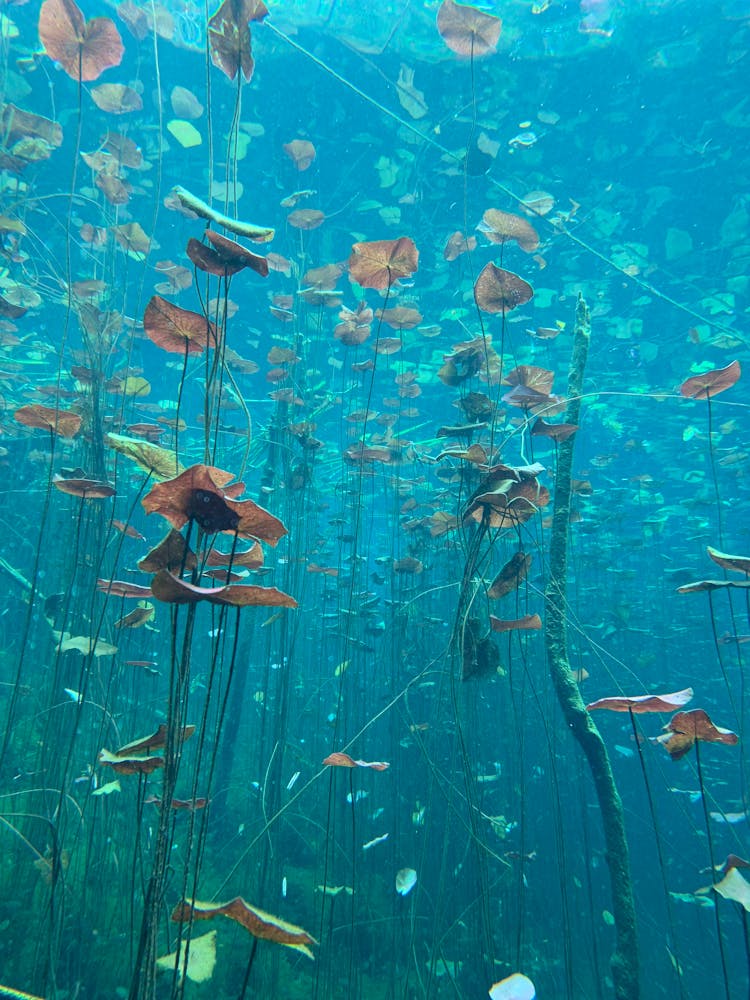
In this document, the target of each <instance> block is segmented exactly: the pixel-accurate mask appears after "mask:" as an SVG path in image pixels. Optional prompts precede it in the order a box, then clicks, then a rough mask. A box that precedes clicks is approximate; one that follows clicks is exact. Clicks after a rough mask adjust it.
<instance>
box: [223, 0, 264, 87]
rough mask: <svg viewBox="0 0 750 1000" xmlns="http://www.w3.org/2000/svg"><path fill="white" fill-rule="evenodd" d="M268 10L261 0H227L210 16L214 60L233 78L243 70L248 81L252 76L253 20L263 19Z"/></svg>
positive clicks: (253, 64)
mask: <svg viewBox="0 0 750 1000" xmlns="http://www.w3.org/2000/svg"><path fill="white" fill-rule="evenodd" d="M267 14H268V9H267V8H266V6H265V4H264V3H262V2H261V0H224V2H223V3H222V4H221V6H220V7H219V9H218V10H217V11H216V13H215V14H213V15H212V16H211V17H210V18H209V19H208V45H209V49H210V52H211V62H212V63H213V64H214V66H217V67H218V68H219V69H220V70H221V71H222V73H224V74H226V76H228V77H229V79H230V80H234V79H235V77H236V76H237V74H238V73H239V72H240V70H241V71H242V75H243V76H244V78H245V80H250V78H251V77H252V75H253V69H254V66H255V63H254V61H253V56H252V49H251V41H250V21H262V20H263V18H264V17H265V16H266V15H267Z"/></svg>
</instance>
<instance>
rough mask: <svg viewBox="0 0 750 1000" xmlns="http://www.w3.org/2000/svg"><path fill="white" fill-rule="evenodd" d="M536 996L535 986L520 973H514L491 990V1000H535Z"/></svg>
mask: <svg viewBox="0 0 750 1000" xmlns="http://www.w3.org/2000/svg"><path fill="white" fill-rule="evenodd" d="M535 996H536V989H535V987H534V984H533V983H532V981H531V980H530V979H529V978H528V977H527V976H523V975H521V973H520V972H514V973H513V975H512V976H508V977H507V978H506V979H501V980H500V982H499V983H495V984H494V985H493V986H492V987H491V988H490V1000H534V997H535Z"/></svg>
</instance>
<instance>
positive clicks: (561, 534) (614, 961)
mask: <svg viewBox="0 0 750 1000" xmlns="http://www.w3.org/2000/svg"><path fill="white" fill-rule="evenodd" d="M590 335H591V323H590V319H589V311H588V307H587V305H586V303H585V301H584V299H583V297H582V296H579V298H578V304H577V307H576V323H575V330H574V341H573V355H572V358H571V363H570V372H569V375H568V406H567V409H566V411H565V418H564V422H565V423H570V424H577V423H578V420H579V416H580V409H581V393H582V389H583V374H584V369H585V367H586V357H587V354H588V348H589V340H590ZM574 441H575V435H572V436H571V437H569V438H568V439H567V440H565V441H561V442H560V444H559V446H558V455H557V468H556V472H555V500H554V512H553V518H552V539H551V543H550V553H549V564H550V572H549V582H548V584H547V587H546V589H545V594H544V602H545V611H546V615H545V644H546V648H547V659H548V663H549V670H550V674H551V677H552V682H553V684H554V686H555V691H556V693H557V698H558V701H559V703H560V707H561V709H562V712H563V715H564V717H565V720H566V722H567V724H568V726H569V727H570V729H571V731H572V733H573V736H574V737H575V739H576V740H577V742H578V744H579V746H580V747H581V749H582V750H583V753H584V755H585V757H586V760H587V761H588V765H589V768H590V770H591V776H592V778H593V780H594V787H595V789H596V794H597V798H598V800H599V808H600V810H601V817H602V825H603V828H604V838H605V843H606V851H607V853H606V860H607V865H608V867H609V876H610V882H611V886H612V910H613V914H614V918H615V930H616V932H617V940H616V945H615V950H614V953H613V954H612V958H611V967H612V977H613V980H614V986H615V997H616V998H617V1000H638V997H639V996H640V992H639V982H638V938H637V932H636V919H635V905H634V901H633V890H632V885H631V881H630V864H629V860H628V843H627V838H626V835H625V822H624V817H623V810H622V802H621V800H620V795H619V793H618V791H617V786H616V785H615V780H614V776H613V774H612V767H611V765H610V761H609V754H608V753H607V748H606V745H605V743H604V740H603V739H602V737H601V734H600V733H599V730H598V729H597V727H596V725H595V723H594V722H593V721H592V719H591V716H590V715H589V713H588V712H587V711H586V708H585V706H584V703H583V699H582V698H581V694H580V691H579V690H578V684H577V682H576V680H575V677H574V675H573V672H572V671H571V669H570V664H569V662H568V646H567V626H566V619H565V603H566V601H565V586H566V579H567V563H568V524H569V519H570V493H571V473H572V466H573V450H574V443H573V442H574Z"/></svg>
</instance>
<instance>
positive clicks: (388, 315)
mask: <svg viewBox="0 0 750 1000" xmlns="http://www.w3.org/2000/svg"><path fill="white" fill-rule="evenodd" d="M375 315H376V316H378V317H379V318H380V319H381V320H382V321H383V322H384V323H387V324H388V326H390V327H393V329H394V330H411V329H413V328H414V327H415V326H419V324H420V323H421V322H422V319H423V316H422V313H421V312H419V310H418V309H415V308H414V307H413V306H406V305H403V306H395V307H394V308H393V309H378V310H377V312H376V313H375Z"/></svg>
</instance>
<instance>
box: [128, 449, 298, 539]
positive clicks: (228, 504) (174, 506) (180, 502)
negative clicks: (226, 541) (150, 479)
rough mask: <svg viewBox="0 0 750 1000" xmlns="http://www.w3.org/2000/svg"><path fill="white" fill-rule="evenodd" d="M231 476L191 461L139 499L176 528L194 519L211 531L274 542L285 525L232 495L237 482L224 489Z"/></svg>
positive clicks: (151, 511)
mask: <svg viewBox="0 0 750 1000" xmlns="http://www.w3.org/2000/svg"><path fill="white" fill-rule="evenodd" d="M232 478H233V476H232V474H231V472H224V471H223V470H222V469H216V468H214V467H213V466H209V465H192V466H191V467H190V468H189V469H186V470H185V471H184V472H183V473H182V474H181V475H179V476H177V477H176V478H175V479H169V480H167V481H166V482H163V483H158V484H157V485H156V486H154V487H152V488H151V490H150V491H149V492H148V494H147V495H146V496H145V497H144V498H143V500H142V501H141V503H142V505H143V508H144V510H145V511H146V513H147V514H153V513H157V514H161V516H162V517H165V518H166V519H167V520H168V521H169V523H170V524H171V525H172V526H173V527H175V528H182V527H183V525H185V524H187V522H188V521H189V520H194V521H195V522H196V523H197V524H199V525H200V527H201V528H203V530H204V531H207V532H210V533H213V532H216V531H232V532H236V533H237V534H238V535H240V536H242V537H243V538H258V539H260V540H261V541H263V542H267V543H268V544H269V545H276V543H277V542H278V540H279V539H280V538H282V537H283V536H284V535H285V534H286V533H287V532H286V528H285V527H284V525H283V524H282V523H281V521H279V519H278V518H276V517H274V516H273V514H269V512H268V511H267V510H264V509H263V508H262V507H259V506H258V505H257V504H256V503H254V502H253V501H252V500H233V499H231V497H233V496H235V495H236V493H237V490H238V484H236V485H235V486H234V487H231V488H228V489H227V490H225V489H224V487H226V486H227V484H228V483H229V482H230V480H231V479H232ZM242 488H243V487H241V486H240V487H239V489H240V490H241V489H242Z"/></svg>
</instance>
